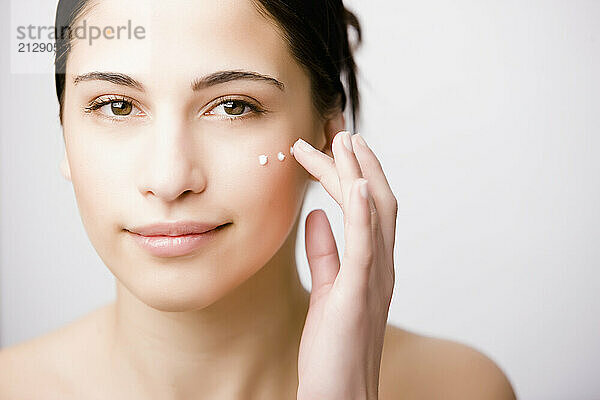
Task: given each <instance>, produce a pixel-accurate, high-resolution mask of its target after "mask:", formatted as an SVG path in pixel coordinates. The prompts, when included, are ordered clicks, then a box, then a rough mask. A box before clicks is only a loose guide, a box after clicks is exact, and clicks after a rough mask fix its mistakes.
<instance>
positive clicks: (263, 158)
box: [258, 154, 267, 165]
mask: <svg viewBox="0 0 600 400" xmlns="http://www.w3.org/2000/svg"><path fill="white" fill-rule="evenodd" d="M258 162H259V163H260V165H265V164H266V163H267V156H265V155H264V154H262V155H260V156H258Z"/></svg>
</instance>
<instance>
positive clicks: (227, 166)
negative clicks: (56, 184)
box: [0, 0, 514, 400]
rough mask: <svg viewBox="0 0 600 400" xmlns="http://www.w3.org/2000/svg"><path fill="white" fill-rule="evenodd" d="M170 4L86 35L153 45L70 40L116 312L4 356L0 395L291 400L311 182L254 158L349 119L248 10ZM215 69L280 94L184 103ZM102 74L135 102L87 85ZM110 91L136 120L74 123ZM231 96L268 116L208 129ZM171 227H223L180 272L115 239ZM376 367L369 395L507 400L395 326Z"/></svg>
mask: <svg viewBox="0 0 600 400" xmlns="http://www.w3.org/2000/svg"><path fill="white" fill-rule="evenodd" d="M177 5H178V7H173V6H172V4H171V3H170V2H164V1H158V0H157V1H148V0H144V1H141V0H135V1H130V2H118V1H113V0H104V1H102V2H100V3H99V4H98V5H97V6H96V7H94V8H92V10H91V11H90V12H89V14H87V16H86V18H88V25H90V24H92V23H93V24H94V25H97V26H106V25H114V24H118V23H121V22H122V21H124V20H125V21H126V20H127V18H129V17H131V18H133V17H135V20H136V23H140V24H142V25H144V26H146V27H147V28H148V35H149V39H151V40H146V41H138V42H125V41H120V42H117V41H111V42H109V41H104V42H103V41H102V40H98V41H97V42H95V43H94V45H93V46H86V44H85V42H79V43H77V44H76V45H75V46H74V48H73V50H72V53H71V55H70V58H69V61H68V63H67V84H66V92H65V113H64V119H63V130H64V137H65V144H66V152H67V154H66V156H67V157H66V158H65V160H64V161H63V164H62V171H63V174H64V175H65V178H67V179H69V180H71V182H72V183H73V187H74V190H75V194H76V198H77V203H78V207H79V211H80V214H81V217H82V221H83V223H84V226H85V228H86V231H87V233H88V235H89V237H90V240H91V242H92V244H93V245H94V247H95V249H96V250H97V251H98V254H99V255H100V256H101V258H102V260H103V261H104V262H105V264H106V265H107V267H108V268H109V269H110V270H111V272H112V273H113V274H114V275H115V278H116V281H117V293H116V299H115V302H114V303H111V304H108V305H106V306H105V307H102V308H100V309H98V310H95V311H93V312H91V313H89V314H88V315H86V316H84V317H81V318H79V319H78V320H76V321H74V322H72V323H71V324H69V325H67V326H65V327H63V328H61V329H58V330H56V331H54V332H51V333H49V334H46V335H44V336H41V337H39V338H35V339H32V340H29V341H27V342H24V343H21V344H18V345H15V346H13V347H11V348H8V349H4V350H2V351H1V352H0V398H18V399H39V398H43V399H116V400H119V399H129V400H131V399H149V400H153V399H161V400H179V399H192V398H202V399H204V400H211V399H220V400H223V399H232V400H233V399H244V400H252V399H261V400H271V399H273V400H275V399H277V400H286V399H290V400H291V399H295V398H296V395H297V389H298V352H299V348H298V347H299V343H300V338H301V335H302V331H303V327H304V322H305V320H306V317H307V310H308V304H309V296H308V293H307V292H306V291H305V290H304V288H303V287H302V285H301V284H300V281H299V279H298V276H297V272H296V265H294V262H293V260H295V259H296V254H295V243H296V237H295V232H296V228H297V226H298V225H297V224H298V222H299V221H298V213H299V211H300V209H301V206H302V202H303V199H304V194H305V189H306V185H307V183H308V182H309V179H310V176H309V174H308V173H307V172H306V171H305V170H304V169H303V168H302V166H300V165H299V164H298V163H297V162H296V160H294V159H293V158H291V157H289V158H288V159H286V161H285V162H282V163H278V161H276V160H275V161H273V162H271V163H270V164H268V165H267V166H266V167H263V166H260V165H258V163H257V158H256V155H257V154H261V153H263V152H267V153H269V154H277V152H278V151H281V150H286V149H289V146H290V145H291V144H292V143H294V142H295V140H296V139H297V138H299V137H303V138H304V140H306V141H307V142H309V143H311V144H313V145H314V146H315V147H316V148H317V149H319V150H321V151H323V152H325V153H327V154H329V155H330V154H331V145H332V140H333V137H334V135H335V134H336V133H337V132H339V131H340V130H342V129H345V121H344V118H343V116H342V113H341V112H340V113H338V114H337V115H335V116H333V117H332V118H331V119H330V120H328V121H321V120H320V119H318V118H316V115H315V113H314V108H313V107H312V101H311V96H310V80H309V77H308V75H307V74H306V73H305V71H303V70H302V69H301V68H300V67H299V65H298V64H297V63H296V62H295V61H294V60H293V59H292V58H291V57H290V53H289V49H288V48H287V47H286V45H285V42H284V41H283V40H282V38H281V36H280V35H279V34H278V32H277V31H276V30H275V28H274V27H273V25H272V24H270V23H268V22H267V21H265V20H264V18H263V17H262V16H260V15H259V14H258V13H256V10H254V9H253V8H252V7H251V6H250V4H249V2H243V1H239V0H222V1H219V2H212V1H205V2H202V1H183V0H182V1H178V2H177ZM153 33H154V35H153ZM248 38H251V39H252V40H244V39H248ZM221 69H243V70H257V71H259V72H261V73H263V74H267V75H269V76H272V77H276V78H277V79H278V80H279V81H281V82H283V83H284V84H285V91H281V90H280V89H279V88H277V87H274V86H273V85H270V84H268V83H264V82H262V81H261V82H259V81H245V82H227V83H224V84H221V85H217V86H214V87H209V88H205V89H201V90H196V91H192V90H191V87H192V85H190V83H191V82H193V81H194V79H195V78H197V77H198V76H199V75H203V74H206V73H211V72H213V71H216V70H221ZM97 71H100V72H104V73H106V72H110V73H118V74H124V75H127V76H128V77H130V78H133V79H135V81H136V82H139V83H141V85H143V89H140V88H139V87H123V85H118V84H115V83H114V80H113V82H107V81H106V80H105V79H104V80H102V79H95V78H94V76H93V75H90V73H92V72H97ZM75 77H79V79H74V78H75ZM90 77H91V78H90ZM92 78H93V79H92ZM107 95H110V96H113V97H111V98H112V99H113V100H114V96H119V97H118V98H119V99H121V98H125V99H126V100H122V101H119V103H123V102H124V101H129V100H131V102H132V103H133V105H134V107H135V110H134V114H132V115H131V116H125V117H123V116H115V115H107V113H108V112H110V110H109V109H108V108H110V107H108V106H110V104H108V105H103V106H102V107H101V108H99V109H95V111H94V112H91V111H89V112H86V111H83V110H84V109H85V106H86V105H87V104H88V102H89V101H90V100H98V99H104V97H106V96H107ZM233 95H235V96H236V98H237V99H239V100H246V101H247V100H250V99H251V98H253V99H257V100H259V102H260V103H261V104H262V105H263V106H264V107H265V108H267V109H268V110H269V112H268V113H267V114H265V115H263V116H253V115H252V112H249V113H247V114H248V115H250V116H249V117H248V118H246V119H243V120H242V118H237V120H236V121H228V120H225V119H224V118H222V117H216V116H217V115H221V116H223V115H224V114H223V112H222V110H220V112H219V113H217V111H219V107H220V106H221V105H222V104H223V103H219V104H215V103H216V102H215V99H220V98H221V97H222V96H233ZM121 106H122V104H121ZM198 110H200V111H201V112H197V111H198ZM133 115H135V116H133ZM242 121H243V122H242ZM271 159H272V158H271ZM180 218H181V219H188V218H195V219H205V218H211V219H213V221H216V222H219V223H224V222H227V221H232V222H233V224H232V225H231V227H229V228H226V229H228V230H227V231H223V234H222V235H220V236H219V241H218V242H215V243H213V244H212V245H211V246H212V247H208V248H207V249H206V250H205V251H202V252H198V253H196V254H194V255H193V256H192V257H185V258H180V259H175V260H157V259H156V258H153V257H150V256H148V255H147V254H145V253H144V252H142V251H141V250H140V249H139V248H137V247H135V246H134V245H133V244H132V243H131V242H130V241H129V239H130V237H129V236H128V235H129V234H128V233H127V232H126V231H125V228H128V227H131V226H132V225H135V224H144V223H148V222H150V221H156V220H161V219H180ZM265 226H268V229H265ZM400 267H401V266H400ZM384 322H385V320H384ZM381 326H382V327H383V326H384V324H382V325H381ZM382 330H383V329H382ZM353 350H354V349H353V348H348V352H352V351H353ZM380 371H381V372H380V375H379V399H384V400H387V399H390V400H391V399H405V398H406V399H410V398H442V397H443V398H445V399H447V398H450V399H451V398H457V399H458V398H460V399H466V398H474V399H475V398H477V399H511V398H514V395H513V394H512V389H511V387H510V384H509V383H508V381H507V380H506V378H505V376H504V374H503V373H502V372H501V371H500V370H499V369H498V368H497V366H496V365H495V364H494V363H493V362H492V361H491V360H489V359H488V358H486V357H485V356H483V355H482V354H481V353H479V352H477V351H475V350H473V349H470V348H468V347H466V346H463V345H460V344H458V343H454V342H450V341H444V340H440V339H433V338H427V337H423V336H420V335H417V334H414V333H412V332H408V331H406V330H403V329H400V328H397V327H392V326H388V327H387V329H386V332H385V340H384V346H383V355H382V360H381V370H380Z"/></svg>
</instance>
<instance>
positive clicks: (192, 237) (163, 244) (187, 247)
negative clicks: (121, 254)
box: [126, 222, 231, 257]
mask: <svg viewBox="0 0 600 400" xmlns="http://www.w3.org/2000/svg"><path fill="white" fill-rule="evenodd" d="M228 225H231V223H230V222H229V223H226V224H223V225H219V226H218V227H216V228H214V229H211V230H209V231H207V232H203V233H190V234H185V235H176V236H175V235H152V236H144V235H141V234H138V233H134V232H131V231H129V230H126V231H127V233H128V234H129V236H131V237H132V239H133V240H134V241H135V242H136V243H137V244H138V245H139V246H140V247H141V248H142V249H144V250H146V251H147V252H149V253H150V254H151V255H153V256H156V257H177V256H183V255H186V254H189V253H191V252H193V251H194V250H196V249H198V248H199V247H201V246H203V245H206V244H208V243H209V242H210V241H211V240H212V239H214V237H215V236H216V235H217V234H218V233H219V232H220V231H221V230H222V229H223V228H225V227H226V226H228Z"/></svg>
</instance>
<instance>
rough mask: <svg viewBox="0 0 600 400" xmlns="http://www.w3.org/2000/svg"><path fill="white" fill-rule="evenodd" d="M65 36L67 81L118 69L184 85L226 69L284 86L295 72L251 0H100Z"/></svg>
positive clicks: (284, 47)
mask: <svg viewBox="0 0 600 400" xmlns="http://www.w3.org/2000/svg"><path fill="white" fill-rule="evenodd" d="M72 32H73V33H74V34H75V37H76V39H75V40H74V42H73V46H72V49H71V53H70V54H69V58H68V62H67V73H68V74H69V75H72V76H74V75H81V74H84V73H88V72H91V71H119V72H123V73H126V74H128V75H131V76H136V75H140V76H141V75H143V76H155V77H161V78H166V77H171V78H172V79H178V77H179V78H181V79H182V80H185V81H187V80H189V79H190V78H191V77H194V76H198V75H205V74H208V73H211V72H213V71H217V70H231V69H233V70H249V71H258V72H260V73H263V74H265V75H269V76H273V77H277V79H278V80H281V81H286V80H288V79H289V74H290V73H294V71H292V70H293V69H297V66H294V65H293V64H294V62H293V59H292V56H291V53H290V51H289V48H288V46H287V44H286V42H285V40H284V39H283V37H282V34H281V32H280V31H279V30H278V28H276V26H275V25H274V24H273V23H271V22H270V21H269V20H267V19H266V18H265V17H264V16H263V15H261V14H260V13H259V12H258V11H257V10H256V8H255V7H254V5H253V4H252V2H251V0H218V1H216V0H194V1H191V0H176V1H165V0H130V1H127V2H123V1H118V0H103V1H101V2H97V3H94V4H93V5H92V6H91V7H90V8H89V9H88V10H87V11H86V12H85V13H84V14H83V15H82V16H81V18H79V20H78V21H77V23H76V25H75V26H74V27H73V31H72ZM296 72H297V71H296Z"/></svg>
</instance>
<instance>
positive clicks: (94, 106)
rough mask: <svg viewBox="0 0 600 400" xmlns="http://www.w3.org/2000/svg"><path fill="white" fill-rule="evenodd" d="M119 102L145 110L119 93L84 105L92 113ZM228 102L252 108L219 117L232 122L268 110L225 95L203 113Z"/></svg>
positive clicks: (116, 120)
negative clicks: (237, 114)
mask: <svg viewBox="0 0 600 400" xmlns="http://www.w3.org/2000/svg"><path fill="white" fill-rule="evenodd" d="M117 102H124V103H128V104H131V105H132V106H133V107H135V108H137V109H138V110H140V111H141V112H143V111H142V110H141V109H140V107H138V106H137V103H136V101H135V100H133V99H130V98H128V97H124V96H117V95H107V96H101V97H97V98H95V99H94V100H92V101H91V102H90V103H89V104H88V105H87V106H85V107H84V111H85V112H86V113H91V112H94V111H97V110H98V109H100V108H102V107H104V106H105V105H109V104H112V103H117ZM227 102H236V103H239V104H241V105H243V106H244V109H245V108H246V107H248V108H250V110H251V112H249V113H246V114H242V115H241V116H227V115H225V116H221V117H220V118H217V119H224V120H228V121H230V122H234V121H236V120H240V119H245V118H252V117H255V116H257V115H261V114H265V113H266V112H267V110H265V109H263V108H261V107H259V106H258V105H256V104H254V103H251V102H249V101H246V100H242V99H238V98H235V97H230V96H224V97H221V98H219V99H217V100H216V104H215V106H214V107H211V109H210V110H209V111H206V112H205V113H204V114H203V115H206V113H208V112H210V111H211V110H213V109H214V108H216V107H218V106H220V105H222V104H224V103H227ZM102 117H103V118H107V119H109V120H111V121H114V122H120V121H124V120H125V119H128V117H130V116H129V115H126V116H123V117H117V116H109V115H104V114H103V115H102Z"/></svg>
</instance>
